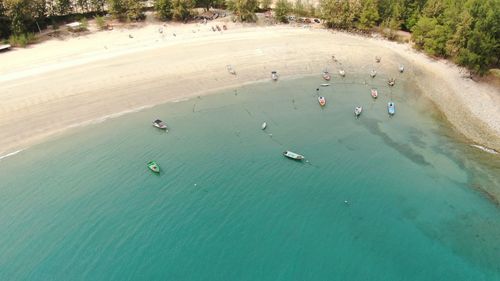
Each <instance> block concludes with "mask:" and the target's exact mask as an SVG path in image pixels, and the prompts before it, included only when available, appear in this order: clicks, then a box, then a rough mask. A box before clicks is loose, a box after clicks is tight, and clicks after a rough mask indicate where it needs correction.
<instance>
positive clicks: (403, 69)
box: [399, 64, 405, 73]
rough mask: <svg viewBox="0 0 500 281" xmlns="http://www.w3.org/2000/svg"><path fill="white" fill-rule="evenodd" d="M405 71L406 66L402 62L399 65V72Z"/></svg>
mask: <svg viewBox="0 0 500 281" xmlns="http://www.w3.org/2000/svg"><path fill="white" fill-rule="evenodd" d="M403 71H405V66H404V65H402V64H400V65H399V72H401V73H403Z"/></svg>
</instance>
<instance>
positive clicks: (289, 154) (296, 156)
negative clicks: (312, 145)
mask: <svg viewBox="0 0 500 281" xmlns="http://www.w3.org/2000/svg"><path fill="white" fill-rule="evenodd" d="M283 155H284V156H285V157H288V158H290V159H293V160H303V159H304V156H302V155H300V154H297V153H295V152H291V151H289V150H287V151H285V152H283Z"/></svg>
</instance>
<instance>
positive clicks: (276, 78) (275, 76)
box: [271, 71, 279, 81]
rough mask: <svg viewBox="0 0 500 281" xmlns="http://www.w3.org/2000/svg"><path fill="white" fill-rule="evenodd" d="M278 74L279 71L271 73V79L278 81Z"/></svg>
mask: <svg viewBox="0 0 500 281" xmlns="http://www.w3.org/2000/svg"><path fill="white" fill-rule="evenodd" d="M278 77H279V75H278V72H277V71H271V79H273V80H274V81H278Z"/></svg>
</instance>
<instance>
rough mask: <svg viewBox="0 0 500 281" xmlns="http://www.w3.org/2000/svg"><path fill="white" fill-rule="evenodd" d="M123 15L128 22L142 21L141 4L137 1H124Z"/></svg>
mask: <svg viewBox="0 0 500 281" xmlns="http://www.w3.org/2000/svg"><path fill="white" fill-rule="evenodd" d="M124 2H125V15H126V18H127V19H128V20H142V19H144V13H143V12H142V8H143V5H144V4H143V3H142V2H141V1H138V0H124Z"/></svg>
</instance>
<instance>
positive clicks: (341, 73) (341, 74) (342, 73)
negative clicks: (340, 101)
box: [339, 69, 345, 77]
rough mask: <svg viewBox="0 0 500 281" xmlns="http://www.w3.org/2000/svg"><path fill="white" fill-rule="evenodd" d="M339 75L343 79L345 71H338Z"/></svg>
mask: <svg viewBox="0 0 500 281" xmlns="http://www.w3.org/2000/svg"><path fill="white" fill-rule="evenodd" d="M339 74H340V76H342V77H345V70H343V69H340V70H339Z"/></svg>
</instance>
